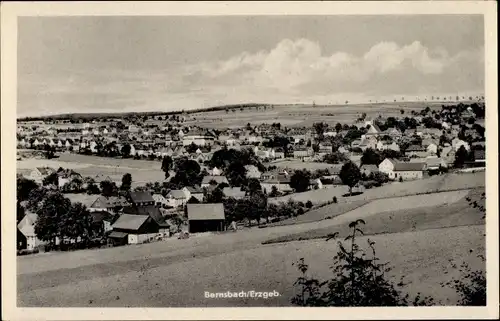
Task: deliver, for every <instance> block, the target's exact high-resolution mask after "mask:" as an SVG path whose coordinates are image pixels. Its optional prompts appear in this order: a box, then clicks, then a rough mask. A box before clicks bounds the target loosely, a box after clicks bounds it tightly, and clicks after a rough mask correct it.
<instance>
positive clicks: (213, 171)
mask: <svg viewBox="0 0 500 321" xmlns="http://www.w3.org/2000/svg"><path fill="white" fill-rule="evenodd" d="M208 173H209V174H210V175H212V176H219V175H221V174H222V171H221V170H220V169H218V168H217V167H214V168H212V169H211V170H209V171H208Z"/></svg>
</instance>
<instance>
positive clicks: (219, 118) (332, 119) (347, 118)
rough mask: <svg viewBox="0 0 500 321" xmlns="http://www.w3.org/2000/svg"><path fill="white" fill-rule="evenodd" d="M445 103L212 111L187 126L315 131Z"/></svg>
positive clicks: (189, 120) (197, 115)
mask: <svg viewBox="0 0 500 321" xmlns="http://www.w3.org/2000/svg"><path fill="white" fill-rule="evenodd" d="M443 104H446V103H442V102H439V103H438V102H394V103H392V102H391V103H377V104H375V103H369V104H350V105H329V106H319V105H318V106H313V105H311V104H309V105H308V104H295V105H293V104H288V105H275V106H273V108H266V109H264V108H263V107H260V108H259V109H256V108H246V109H244V110H239V109H235V111H234V112H233V111H228V112H227V113H226V112H225V111H212V112H209V113H207V112H199V113H193V114H189V115H187V116H186V117H187V118H186V124H187V125H190V124H191V125H195V124H196V125H198V126H201V127H206V128H236V127H242V126H245V125H246V124H248V123H250V124H252V125H259V124H263V123H267V124H272V123H281V125H282V126H285V127H304V126H307V127H311V126H312V125H313V124H314V123H315V122H326V123H327V124H329V125H332V126H333V125H335V124H336V123H338V122H340V123H349V124H350V123H353V122H354V121H355V120H356V119H357V117H359V115H361V114H362V113H366V114H367V116H368V117H373V118H375V117H378V115H384V117H391V116H393V117H396V116H398V117H401V113H400V110H401V109H402V110H404V112H405V114H411V111H412V110H414V111H420V110H422V108H425V107H426V106H429V107H430V108H431V109H436V110H438V109H441V105H443Z"/></svg>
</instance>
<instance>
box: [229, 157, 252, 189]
mask: <svg viewBox="0 0 500 321" xmlns="http://www.w3.org/2000/svg"><path fill="white" fill-rule="evenodd" d="M246 173H247V169H246V168H245V166H243V164H242V163H241V162H240V161H235V162H233V163H231V164H230V165H229V166H228V168H227V170H226V171H225V174H226V177H227V180H228V181H229V183H230V184H231V186H245V185H247V177H246Z"/></svg>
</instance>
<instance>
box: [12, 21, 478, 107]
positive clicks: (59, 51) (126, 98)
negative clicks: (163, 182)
mask: <svg viewBox="0 0 500 321" xmlns="http://www.w3.org/2000/svg"><path fill="white" fill-rule="evenodd" d="M17 67H18V107H17V114H18V116H19V117H23V116H38V115H49V114H58V113H68V112H89V113H90V112H117V111H123V112H126V111H127V112H128V111H172V110H182V109H184V110H188V109H197V108H203V107H211V106H217V105H222V104H233V103H242V102H254V103H312V102H313V101H314V102H316V103H317V104H328V103H340V102H344V101H346V100H349V101H350V102H364V101H368V100H379V99H380V100H382V99H392V98H396V97H398V98H399V97H407V100H408V99H411V98H412V97H426V96H429V97H430V95H444V94H446V95H450V96H451V95H453V96H455V95H468V94H483V93H484V76H485V71H484V27H483V18H482V16H480V15H413V16H412V15H392V16H387V15H386V16H381V15H378V16H360V15H357V16H332V15H331V16H206V17H201V16H198V17H189V16H170V17H168V16H157V17H151V16H148V17H139V16H129V17H124V16H121V17H118V16H115V17H109V16H108V17H95V16H94V17H21V18H19V20H18V66H17Z"/></svg>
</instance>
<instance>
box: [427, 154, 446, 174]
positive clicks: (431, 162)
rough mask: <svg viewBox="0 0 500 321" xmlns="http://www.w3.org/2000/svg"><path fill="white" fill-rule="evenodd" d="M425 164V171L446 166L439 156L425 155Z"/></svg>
mask: <svg viewBox="0 0 500 321" xmlns="http://www.w3.org/2000/svg"><path fill="white" fill-rule="evenodd" d="M425 164H426V170H427V171H434V170H439V169H440V168H442V167H444V168H446V167H448V164H446V162H445V161H444V160H443V159H442V158H440V157H427V158H426V159H425Z"/></svg>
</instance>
